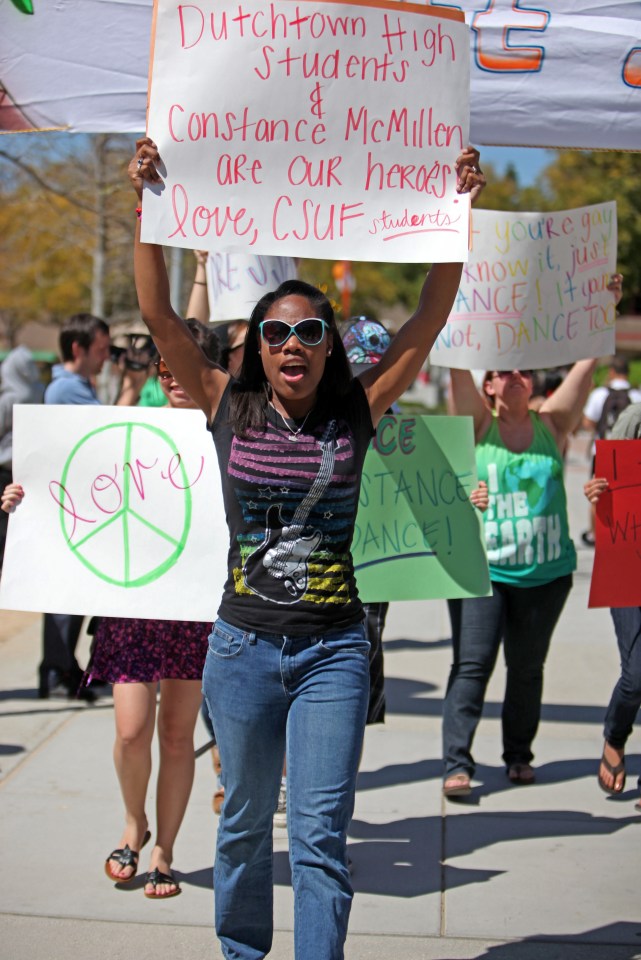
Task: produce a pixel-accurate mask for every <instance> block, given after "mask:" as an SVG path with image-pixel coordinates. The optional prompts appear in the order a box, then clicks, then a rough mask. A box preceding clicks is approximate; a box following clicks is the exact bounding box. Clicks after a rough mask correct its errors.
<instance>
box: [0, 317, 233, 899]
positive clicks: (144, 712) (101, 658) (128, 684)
mask: <svg viewBox="0 0 641 960" xmlns="http://www.w3.org/2000/svg"><path fill="white" fill-rule="evenodd" d="M186 327H187V329H188V330H189V332H190V334H191V335H192V336H193V338H194V340H195V341H196V344H197V345H198V347H199V348H200V349H201V350H202V352H203V355H204V356H205V357H206V358H207V359H208V361H210V362H216V360H217V359H218V356H219V345H218V340H217V337H216V334H215V333H214V331H213V330H212V329H211V328H207V327H204V326H203V325H202V324H200V323H198V321H196V320H187V321H186ZM157 367H158V380H159V383H160V386H161V388H162V390H163V392H164V394H165V396H166V397H167V401H168V406H169V407H170V408H172V409H176V410H191V409H194V408H195V404H194V402H193V401H192V399H191V397H190V396H189V395H188V394H187V393H186V391H185V390H184V389H183V388H182V387H181V386H180V384H179V383H178V382H177V381H176V379H175V378H174V376H173V374H172V373H171V371H170V370H169V368H168V367H167V365H166V364H165V362H164V360H163V359H162V358H160V359H159V360H158V361H157ZM23 495H24V491H23V490H22V487H21V486H20V485H19V484H12V485H10V486H8V487H7V488H6V489H5V491H4V493H3V496H2V508H3V510H4V511H10V510H11V509H12V508H15V506H16V505H17V504H18V503H19V502H20V500H21V499H22V497H23ZM5 515H6V514H5ZM210 631H211V624H209V623H199V622H189V621H171V620H138V619H131V618H126V617H101V618H100V619H99V621H98V625H97V628H96V632H95V638H94V649H93V653H92V657H91V661H90V663H89V666H88V668H87V674H86V681H87V682H90V681H91V680H92V679H97V680H100V681H102V682H103V683H110V684H113V699H114V718H115V724H116V741H115V745H114V764H115V767H116V773H117V775H118V780H119V783H120V790H121V793H122V799H123V802H124V806H125V828H124V831H123V833H122V836H121V838H120V843H119V846H118V847H117V848H116V849H114V850H112V852H111V853H110V854H109V856H108V857H107V859H106V861H105V873H106V874H107V876H108V877H109V879H110V880H112V881H113V882H114V883H117V884H124V883H130V882H131V881H132V880H133V879H134V877H135V876H136V873H137V870H138V860H139V856H140V851H141V850H142V848H143V847H144V846H145V845H146V844H147V843H148V841H149V840H150V837H151V833H150V831H149V829H148V828H149V822H148V819H147V814H146V806H147V792H148V788H149V781H150V778H151V765H152V757H151V749H152V741H153V735H154V730H155V728H156V706H157V705H156V700H157V689H158V686H159V687H160V701H159V705H158V710H157V713H158V720H157V730H158V746H159V757H160V763H159V766H158V778H157V783H156V836H155V842H154V845H153V848H152V851H151V855H150V862H149V872H148V873H147V877H146V882H145V888H144V892H145V896H146V897H149V898H150V899H156V900H163V899H167V898H168V897H175V896H177V895H178V894H179V893H180V892H181V888H180V885H179V884H178V883H177V881H176V878H175V876H174V875H173V873H172V870H171V864H172V859H173V848H174V843H175V840H176V836H177V834H178V830H179V828H180V824H181V823H182V820H183V817H184V814H185V810H186V808H187V802H188V800H189V795H190V793H191V787H192V783H193V779H194V728H195V725H196V720H197V718H198V712H199V709H200V703H201V678H202V672H203V666H204V663H205V656H206V653H207V638H208V636H209V633H210Z"/></svg>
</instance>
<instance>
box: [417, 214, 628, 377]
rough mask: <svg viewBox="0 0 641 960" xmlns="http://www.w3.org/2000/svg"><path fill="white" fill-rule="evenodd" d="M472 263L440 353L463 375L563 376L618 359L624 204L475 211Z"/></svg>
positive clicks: (436, 357)
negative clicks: (586, 360)
mask: <svg viewBox="0 0 641 960" xmlns="http://www.w3.org/2000/svg"><path fill="white" fill-rule="evenodd" d="M472 232H473V244H472V250H471V252H470V259H469V261H468V263H467V264H465V265H464V266H463V277H462V280H461V286H460V287H459V291H458V294H457V297H456V300H455V303H454V307H453V309H452V313H451V314H450V317H449V319H448V322H447V325H446V326H445V328H444V329H443V331H442V332H441V334H440V335H439V337H438V338H437V340H436V343H435V345H434V348H433V350H432V353H431V360H432V362H433V363H435V364H438V365H440V366H445V367H456V368H460V369H471V370H474V369H480V368H486V369H488V368H495V369H507V370H511V369H513V368H515V367H529V368H545V367H555V366H562V365H563V364H568V363H572V362H574V361H575V360H580V359H581V358H582V357H601V356H604V355H606V354H609V353H612V352H613V351H614V322H615V318H616V308H615V302H614V295H613V294H612V293H611V292H610V291H609V290H608V289H607V284H608V281H609V279H610V276H611V274H612V273H613V272H614V271H615V269H616V257H617V220H616V204H615V203H600V204H595V205H593V206H589V207H579V208H577V209H575V210H557V211H555V212H552V213H508V212H499V211H495V210H475V211H474V217H473V223H472Z"/></svg>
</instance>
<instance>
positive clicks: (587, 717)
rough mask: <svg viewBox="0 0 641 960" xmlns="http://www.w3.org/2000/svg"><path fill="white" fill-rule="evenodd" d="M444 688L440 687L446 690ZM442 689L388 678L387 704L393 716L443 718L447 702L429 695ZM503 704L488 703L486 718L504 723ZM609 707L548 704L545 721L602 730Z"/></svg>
mask: <svg viewBox="0 0 641 960" xmlns="http://www.w3.org/2000/svg"><path fill="white" fill-rule="evenodd" d="M442 687H443V684H441V685H440V688H441V689H442ZM438 689H439V685H438V684H434V683H426V682H424V681H419V680H406V679H402V678H400V677H385V702H386V705H387V711H388V712H389V713H390V714H392V713H394V714H397V715H401V716H410V717H440V716H442V714H443V699H442V698H441V697H427V696H425V694H427V693H430V692H431V691H433V690H438ZM502 708H503V704H502V703H499V702H498V701H495V700H488V701H486V702H485V704H484V706H483V717H484V718H486V719H491V720H500V718H501V710H502ZM605 710H606V708H605V706H593V705H591V704H565V703H544V704H543V706H542V708H541V721H542V722H547V723H588V724H597V725H599V726H601V725H602V724H603V719H604V717H605Z"/></svg>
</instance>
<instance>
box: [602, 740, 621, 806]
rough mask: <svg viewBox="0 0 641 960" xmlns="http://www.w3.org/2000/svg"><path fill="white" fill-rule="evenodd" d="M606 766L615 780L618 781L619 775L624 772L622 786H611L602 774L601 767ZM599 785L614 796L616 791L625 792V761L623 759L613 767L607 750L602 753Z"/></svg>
mask: <svg viewBox="0 0 641 960" xmlns="http://www.w3.org/2000/svg"><path fill="white" fill-rule="evenodd" d="M602 766H603V767H605V769H606V770H607V771H608V773H609V774H610V776H611V777H612V778H613V782H614V783H616V781H617V777H618V776H619V774H620V773H622V774H623V780H622V781H621V786H620V787H619V788H618V789H617V788H616V787H615V786H612V787H609V786H608V785H607V783H606V782H605V781H604V779H603V777H602V776H601V767H602ZM597 779H598V781H599V786H600V787H601V789H602V790H603V792H604V793H609V794H610V796H613V795H614V794H616V793H623V791H624V790H625V763H624V761H623V760H621V762H620V763H617V765H616V767H613V766H612V764H611V763H610V761H609V760H608V759H606V756H605V750H604V751H603V754H602V755H601V763H600V764H599V776H598V778H597Z"/></svg>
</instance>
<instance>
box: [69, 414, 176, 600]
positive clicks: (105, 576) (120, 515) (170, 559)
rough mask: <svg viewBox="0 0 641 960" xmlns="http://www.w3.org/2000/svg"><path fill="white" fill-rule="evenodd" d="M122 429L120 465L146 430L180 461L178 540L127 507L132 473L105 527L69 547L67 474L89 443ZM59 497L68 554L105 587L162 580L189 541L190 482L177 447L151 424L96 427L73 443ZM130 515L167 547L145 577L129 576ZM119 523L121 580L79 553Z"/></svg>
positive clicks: (130, 423) (93, 531)
mask: <svg viewBox="0 0 641 960" xmlns="http://www.w3.org/2000/svg"><path fill="white" fill-rule="evenodd" d="M122 428H124V429H125V444H124V447H125V449H124V459H123V463H129V462H130V458H131V448H132V440H133V434H134V430H136V429H139V430H147V431H149V432H150V433H152V434H155V435H156V437H157V438H158V439H159V440H160V441H161V442H163V443H165V444H166V445H167V447H168V448H169V450H170V451H171V453H172V455H174V456H178V458H179V464H178V465H179V469H180V475H181V477H182V482H183V488H182V489H180V492H181V493H182V494H183V511H184V516H183V523H182V530H181V531H180V533H179V535H178V536H172V535H171V534H169V533H167V532H166V531H165V530H162V529H161V528H160V527H159V526H157V525H156V524H154V523H151V522H150V521H149V520H147V519H146V518H145V517H143V516H142V515H141V514H139V513H138V512H137V511H136V510H134V509H133V508H132V507H131V506H130V504H129V497H130V491H131V482H132V481H131V472H130V471H126V470H124V471H123V491H122V493H123V496H122V506H121V508H120V509H119V510H117V511H116V512H115V513H114V514H113V515H112V516H110V517H109V519H108V520H105V522H104V523H102V524H100V526H99V527H96V528H95V529H93V530H92V531H91V532H90V533H88V534H87V535H86V536H85V537H83V538H82V540H79V541H78V542H77V543H75V544H71V543H70V542H69V539H68V535H67V529H66V522H65V515H66V514H67V512H68V511H67V510H66V509H65V506H64V499H65V490H66V485H67V480H68V477H69V471H70V470H71V467H72V466H73V462H74V458H75V457H76V455H77V454H78V452H79V450H81V448H82V447H83V446H84V445H85V444H86V443H88V442H89V441H90V440H91V439H93V438H94V437H96V436H98V434H101V433H104V432H105V431H107V430H118V429H122ZM60 486H61V493H60V525H61V528H62V533H63V535H64V537H65V540H66V541H67V545H68V547H69V549H70V550H71V552H72V553H73V554H74V556H75V557H77V559H78V560H80V562H81V563H82V564H84V566H85V567H86V568H87V569H88V570H90V571H91V573H93V574H95V575H96V576H97V577H99V578H100V579H101V580H104V581H105V582H106V583H111V584H114V585H115V586H118V587H142V586H145V585H146V584H149V583H152V582H153V581H154V580H158V579H159V577H162V576H163V574H165V573H166V572H167V571H168V570H169V569H171V567H173V566H174V564H175V563H176V562H177V560H178V558H179V557H180V555H181V554H182V552H183V550H184V549H185V546H186V544H187V540H188V538H189V531H190V529H191V515H192V494H191V490H190V488H189V480H188V478H187V473H186V470H185V466H184V464H183V462H182V458H181V457H180V453H179V451H178V447H177V446H176V444H175V443H174V441H173V439H172V438H171V437H170V436H169V434H167V433H165V431H163V430H160V429H159V428H158V427H154V426H152V425H151V424H147V423H132V422H128V421H125V422H121V423H111V424H108V425H107V426H104V427H99V428H97V429H96V430H92V431H91V432H90V433H87V434H86V435H85V436H84V437H82V439H81V440H79V441H78V443H76V445H75V446H74V448H73V449H72V451H71V453H70V454H69V456H68V458H67V461H66V463H65V465H64V468H63V471H62V477H61V479H60ZM129 514H131V516H132V517H135V519H136V520H137V521H139V522H140V523H142V524H143V525H144V526H145V527H147V528H148V529H149V530H151V531H152V533H154V534H156V535H157V536H158V537H159V538H161V540H163V541H164V542H166V543H167V545H168V549H169V551H170V552H169V554H168V555H167V556H166V557H164V559H163V560H162V561H161V562H160V563H158V564H157V565H156V566H154V567H153V568H152V569H149V570H147V571H146V572H145V573H143V574H141V575H139V576H137V577H132V575H131V548H130V529H129V521H128V516H129ZM119 521H122V528H123V560H124V574H123V575H122V576H120V577H116V576H113V575H111V574H109V573H107V572H106V571H105V570H101V569H99V568H98V567H97V566H96V565H95V563H92V562H91V561H90V560H89V559H88V558H87V557H86V556H84V555H83V553H82V548H83V546H85V545H86V544H87V543H89V542H90V541H91V540H93V539H94V538H95V537H96V536H97V535H98V534H99V533H100V532H101V531H103V530H105V529H106V528H107V527H109V526H111V525H113V524H115V523H117V522H119Z"/></svg>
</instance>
